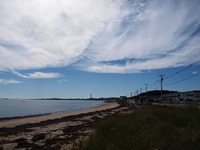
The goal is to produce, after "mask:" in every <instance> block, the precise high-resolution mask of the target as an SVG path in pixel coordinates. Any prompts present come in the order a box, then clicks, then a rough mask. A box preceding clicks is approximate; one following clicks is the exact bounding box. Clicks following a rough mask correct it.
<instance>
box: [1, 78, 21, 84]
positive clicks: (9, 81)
mask: <svg viewBox="0 0 200 150" xmlns="http://www.w3.org/2000/svg"><path fill="white" fill-rule="evenodd" d="M19 83H21V81H18V80H14V79H0V84H2V85H7V84H19Z"/></svg>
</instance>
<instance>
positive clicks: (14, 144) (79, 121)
mask: <svg viewBox="0 0 200 150" xmlns="http://www.w3.org/2000/svg"><path fill="white" fill-rule="evenodd" d="M126 110H127V108H125V107H120V106H119V105H118V104H117V103H106V104H105V105H101V106H97V107H92V108H89V109H84V110H77V111H72V112H63V113H57V114H50V115H44V116H35V117H28V118H18V119H11V120H2V121H0V150H1V149H56V150H57V149H71V148H72V147H74V146H75V145H76V143H78V142H79V141H80V140H81V139H84V138H85V137H87V136H88V134H89V133H90V132H91V131H92V130H93V129H94V127H95V125H96V124H97V123H98V122H99V121H101V120H105V119H107V118H109V117H111V116H113V115H115V114H118V113H120V112H124V111H126Z"/></svg>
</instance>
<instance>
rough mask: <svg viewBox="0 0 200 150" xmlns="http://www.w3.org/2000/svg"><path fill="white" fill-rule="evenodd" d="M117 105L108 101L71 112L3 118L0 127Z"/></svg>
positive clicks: (37, 121)
mask: <svg viewBox="0 0 200 150" xmlns="http://www.w3.org/2000/svg"><path fill="white" fill-rule="evenodd" d="M117 106H119V105H118V104H117V103H106V104H103V105H100V106H96V107H92V108H87V109H81V110H75V111H69V112H67V111H66V112H60V113H55V114H48V115H41V116H33V117H25V118H16V119H8V120H2V121H0V128H3V127H16V126H19V125H23V124H28V123H39V122H41V121H46V120H52V119H59V118H63V117H67V116H73V115H79V114H84V113H89V112H94V111H101V110H106V109H111V108H115V107H117Z"/></svg>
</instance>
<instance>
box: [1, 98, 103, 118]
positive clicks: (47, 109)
mask: <svg viewBox="0 0 200 150" xmlns="http://www.w3.org/2000/svg"><path fill="white" fill-rule="evenodd" d="M103 103H104V101H95V100H54V99H51V100H33V99H0V118H6V117H23V116H31V115H42V114H49V113H57V112H63V111H72V110H80V109H84V108H89V107H94V106H99V105H102V104H103Z"/></svg>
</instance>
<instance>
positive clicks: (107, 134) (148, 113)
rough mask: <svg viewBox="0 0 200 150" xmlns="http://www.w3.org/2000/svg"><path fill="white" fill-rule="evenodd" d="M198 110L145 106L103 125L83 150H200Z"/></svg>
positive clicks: (101, 124) (81, 148)
mask: <svg viewBox="0 0 200 150" xmlns="http://www.w3.org/2000/svg"><path fill="white" fill-rule="evenodd" d="M199 146H200V110H199V108H198V107H166V106H144V107H142V108H140V109H138V110H136V111H134V112H133V113H129V114H120V115H118V116H115V117H113V118H111V119H108V120H106V121H103V122H101V123H100V124H99V125H98V126H97V128H96V130H95V132H94V133H93V134H92V135H90V137H89V139H88V140H87V141H86V142H84V143H81V144H80V146H79V149H80V150H141V149H144V150H146V149H152V150H160V149H164V150H165V149H170V150H173V149H175V150H176V149H177V150H179V149H182V150H184V149H185V150H188V149H195V150H197V149H200V147H199Z"/></svg>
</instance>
